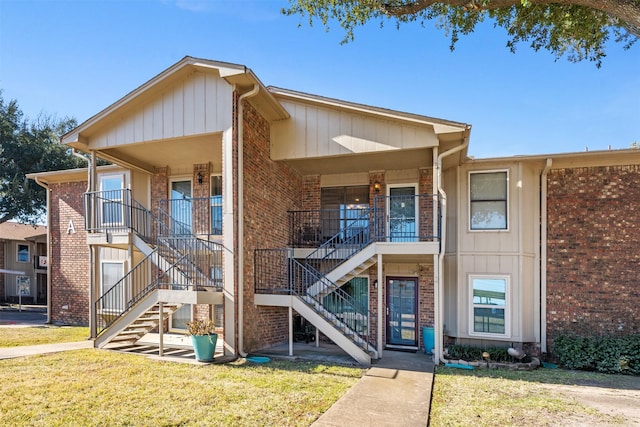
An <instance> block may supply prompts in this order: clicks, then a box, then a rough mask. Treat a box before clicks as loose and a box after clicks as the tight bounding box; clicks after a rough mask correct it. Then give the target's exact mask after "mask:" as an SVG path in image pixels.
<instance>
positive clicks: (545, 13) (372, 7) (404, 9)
mask: <svg viewBox="0 0 640 427" xmlns="http://www.w3.org/2000/svg"><path fill="white" fill-rule="evenodd" d="M605 3H606V4H605ZM290 4H291V6H290V7H289V8H286V9H283V10H282V13H284V14H285V15H289V16H290V15H300V16H307V17H308V22H309V25H310V26H312V25H313V23H314V20H319V21H320V22H321V23H322V25H323V26H324V27H325V28H326V29H327V31H328V30H330V25H332V24H333V23H334V22H335V23H337V24H339V25H340V27H342V29H343V30H344V31H345V36H344V39H343V40H342V43H347V42H349V41H353V40H354V32H355V29H356V28H357V27H359V26H363V25H365V24H366V23H367V22H369V21H372V20H380V24H381V25H383V24H384V22H387V21H389V20H391V21H395V24H396V26H398V27H400V25H401V24H406V23H410V22H420V24H422V25H424V24H425V23H426V22H428V21H434V22H435V25H436V27H438V28H440V29H442V30H443V31H444V32H445V34H446V35H447V36H448V37H449V38H450V48H451V50H454V49H455V45H456V43H457V41H458V40H459V37H460V36H461V35H469V34H471V33H473V31H474V29H475V27H476V25H477V24H478V23H480V22H483V21H484V20H485V19H487V18H489V19H491V20H493V22H494V23H495V26H497V27H503V28H504V29H506V30H507V34H508V36H509V38H508V40H507V43H506V46H507V48H508V49H510V50H511V51H512V52H515V51H516V47H517V46H518V45H519V44H522V43H528V44H529V46H530V47H531V48H532V49H533V50H535V51H538V50H540V49H544V50H548V51H549V52H551V53H553V54H554V55H555V56H556V60H557V59H559V58H562V57H564V58H566V59H567V60H569V61H571V62H579V61H584V60H589V61H592V62H595V64H596V66H597V67H600V66H601V64H602V60H603V59H604V57H605V56H606V52H605V46H606V43H607V41H609V40H610V39H611V38H613V39H614V41H615V42H617V43H623V47H624V48H625V49H628V48H630V47H631V46H632V45H633V44H634V43H635V42H636V41H637V39H638V34H639V33H638V31H640V25H639V24H638V22H640V1H639V0H617V1H616V0H610V1H607V2H596V1H593V2H589V1H586V0H576V1H557V2H552V1H549V0H539V1H535V0H510V1H509V0H500V1H498V0H452V1H442V2H436V1H429V0H415V1H407V0H388V1H379V0H361V1H358V0H344V1H340V0H290ZM605 7H606V8H607V9H606V10H607V12H608V11H612V12H613V11H615V12H616V14H615V16H614V15H613V13H607V12H605V10H604V8H605Z"/></svg>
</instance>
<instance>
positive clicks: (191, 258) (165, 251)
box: [158, 236, 222, 290]
mask: <svg viewBox="0 0 640 427" xmlns="http://www.w3.org/2000/svg"><path fill="white" fill-rule="evenodd" d="M158 250H159V254H160V256H161V257H162V258H164V259H166V260H167V261H168V262H169V263H174V262H175V263H177V267H178V268H179V270H180V271H181V272H182V274H183V275H184V276H185V277H186V278H188V284H183V285H181V289H187V288H190V289H191V290H203V289H206V288H216V289H217V290H221V289H222V245H221V244H219V243H216V242H208V241H205V240H202V239H198V238H197V237H195V236H190V237H189V236H175V237H173V236H161V237H158Z"/></svg>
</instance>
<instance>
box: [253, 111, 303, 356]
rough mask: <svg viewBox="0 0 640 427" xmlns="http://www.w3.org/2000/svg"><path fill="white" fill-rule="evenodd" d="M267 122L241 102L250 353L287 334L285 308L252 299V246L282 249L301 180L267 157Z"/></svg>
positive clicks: (297, 203) (296, 206) (297, 202)
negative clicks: (269, 305) (242, 108)
mask: <svg viewBox="0 0 640 427" xmlns="http://www.w3.org/2000/svg"><path fill="white" fill-rule="evenodd" d="M269 147H270V137H269V124H268V122H267V121H266V120H265V119H264V118H263V117H261V116H260V114H259V113H258V112H257V111H256V110H255V109H254V108H253V107H252V106H251V105H250V104H249V103H245V105H244V156H243V159H244V218H243V219H244V349H245V350H246V351H252V350H255V349H258V348H261V347H266V346H269V345H273V344H276V343H280V342H285V341H286V340H287V336H288V310H287V309H286V308H282V307H263V306H260V307H256V306H255V305H254V303H253V294H254V292H253V287H254V275H253V271H254V266H253V259H254V255H253V254H254V250H255V249H261V248H283V247H286V245H287V240H288V215H287V211H288V210H299V209H300V208H301V205H302V202H301V199H302V193H303V188H304V180H303V178H302V177H301V176H300V175H299V174H298V173H297V172H295V171H294V170H293V169H291V168H290V167H289V166H288V165H287V164H285V163H284V162H274V161H272V160H271V159H270V156H269Z"/></svg>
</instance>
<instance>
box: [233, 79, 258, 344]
mask: <svg viewBox="0 0 640 427" xmlns="http://www.w3.org/2000/svg"><path fill="white" fill-rule="evenodd" d="M259 90H260V86H258V85H257V84H254V85H253V89H251V90H250V91H249V92H247V93H243V94H242V95H240V97H239V98H238V354H240V356H242V357H246V355H247V353H245V352H244V325H243V323H244V160H243V157H244V108H243V107H242V101H244V100H245V99H248V98H251V97H252V96H255V95H256V94H257V93H258V91H259Z"/></svg>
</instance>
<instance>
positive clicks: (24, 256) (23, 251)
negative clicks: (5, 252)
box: [16, 244, 29, 262]
mask: <svg viewBox="0 0 640 427" xmlns="http://www.w3.org/2000/svg"><path fill="white" fill-rule="evenodd" d="M16 261H18V262H29V245H20V244H19V245H18V252H17V256H16Z"/></svg>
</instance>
